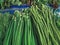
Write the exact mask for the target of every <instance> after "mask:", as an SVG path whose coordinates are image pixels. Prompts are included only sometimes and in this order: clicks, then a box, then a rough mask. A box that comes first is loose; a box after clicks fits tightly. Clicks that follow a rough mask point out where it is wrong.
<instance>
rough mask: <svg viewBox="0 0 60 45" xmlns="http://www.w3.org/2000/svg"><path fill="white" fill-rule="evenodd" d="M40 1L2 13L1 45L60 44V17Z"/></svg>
mask: <svg viewBox="0 0 60 45" xmlns="http://www.w3.org/2000/svg"><path fill="white" fill-rule="evenodd" d="M13 1H14V0H13ZM40 2H41V1H39V0H38V1H37V2H36V1H34V4H33V5H32V6H31V8H28V9H24V10H23V11H18V10H15V12H14V14H9V13H8V12H6V13H5V14H2V13H0V45H59V44H60V18H58V17H57V15H55V14H54V13H53V9H51V8H50V7H49V6H47V5H44V4H43V3H40Z"/></svg>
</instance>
